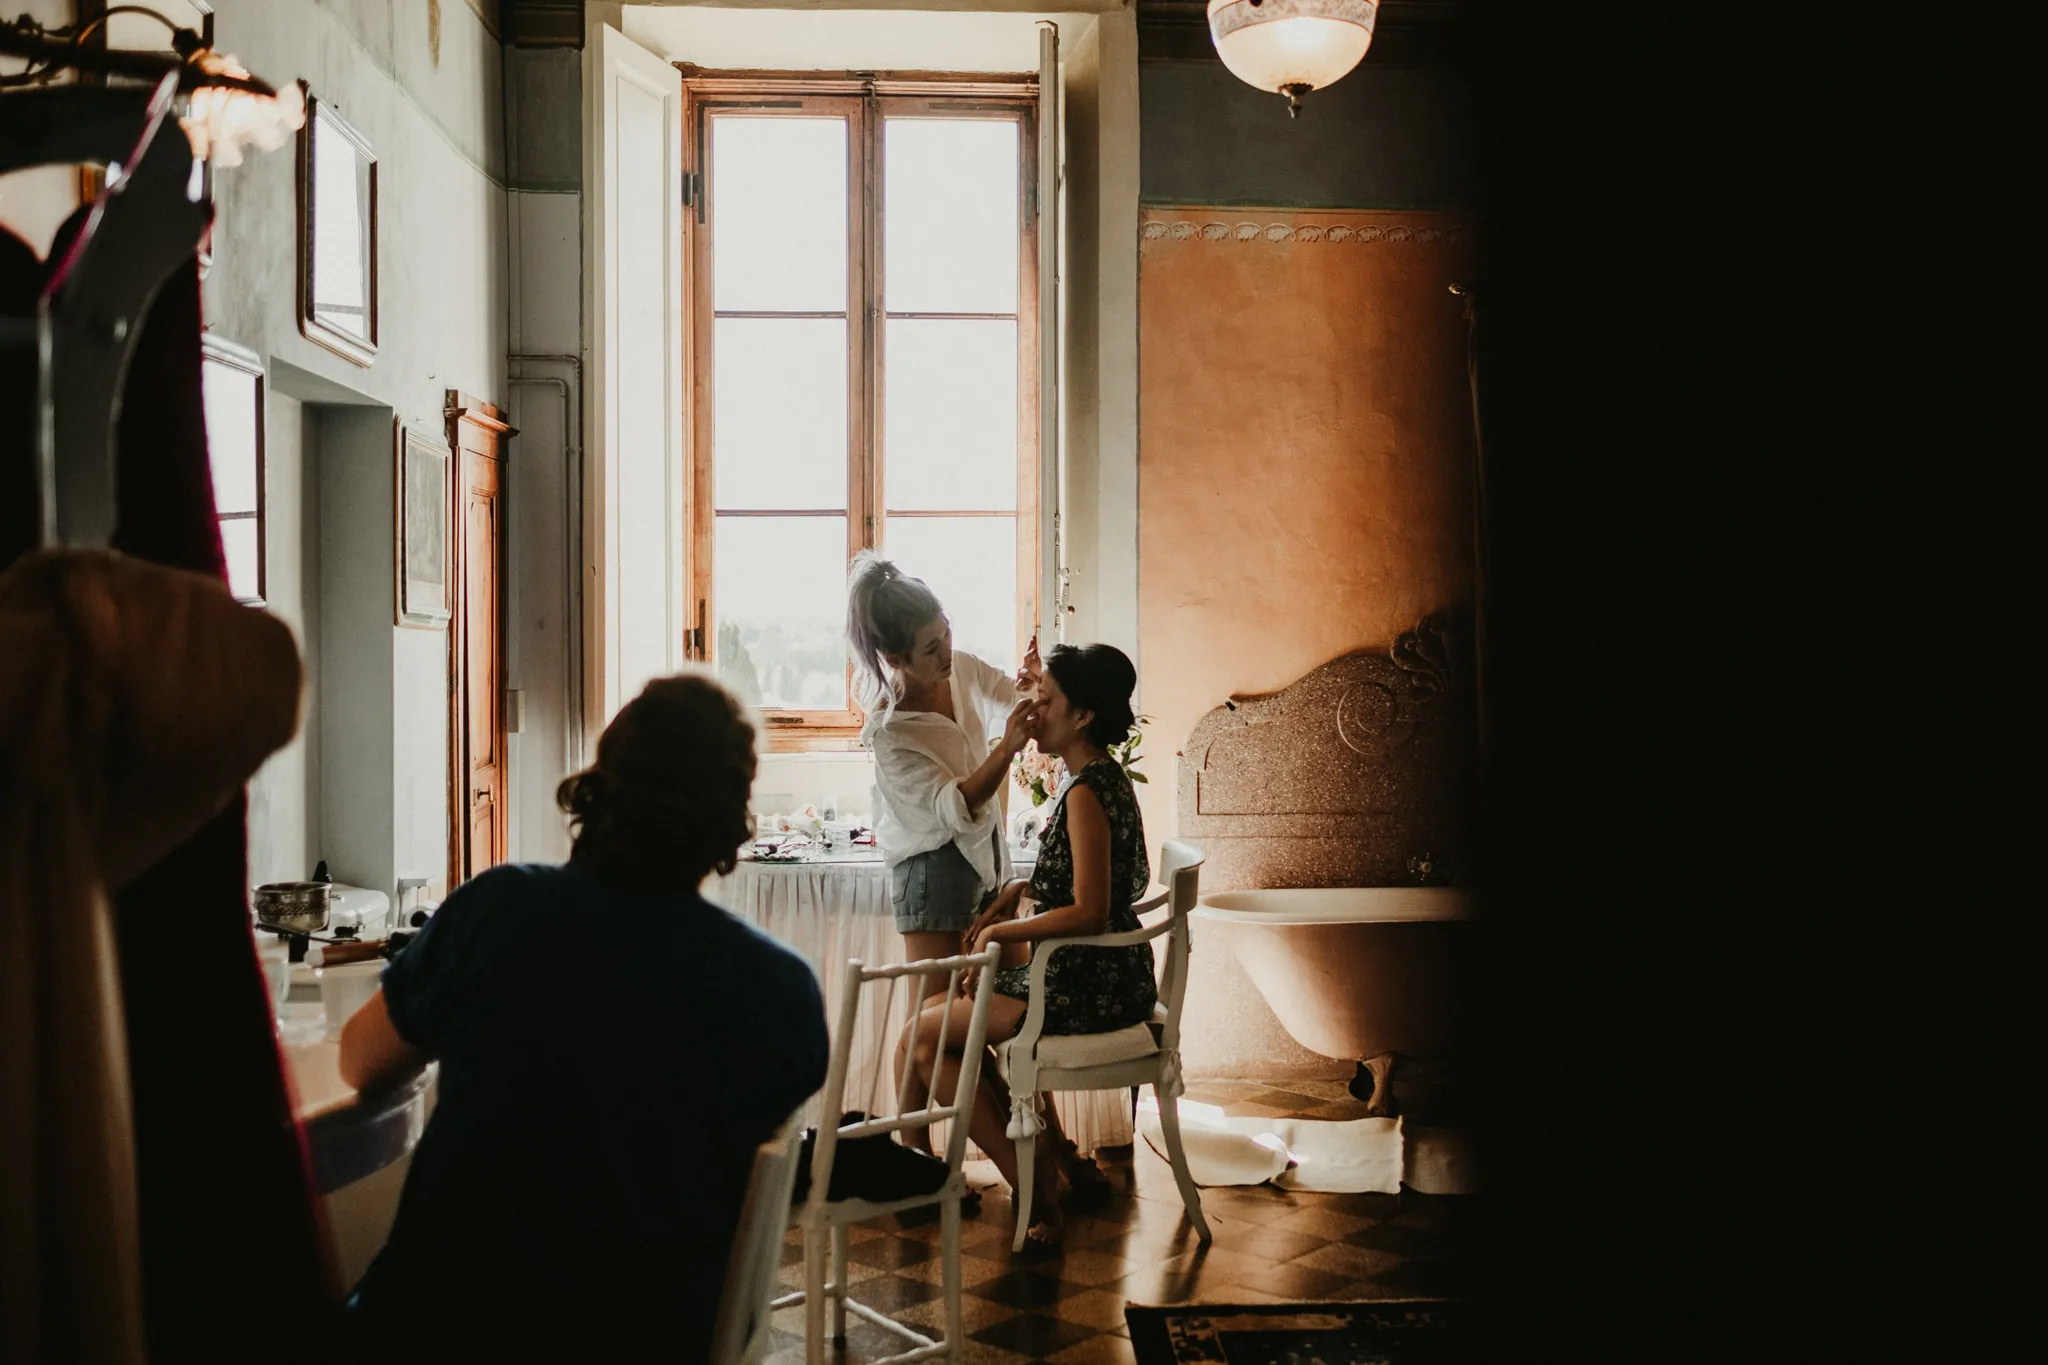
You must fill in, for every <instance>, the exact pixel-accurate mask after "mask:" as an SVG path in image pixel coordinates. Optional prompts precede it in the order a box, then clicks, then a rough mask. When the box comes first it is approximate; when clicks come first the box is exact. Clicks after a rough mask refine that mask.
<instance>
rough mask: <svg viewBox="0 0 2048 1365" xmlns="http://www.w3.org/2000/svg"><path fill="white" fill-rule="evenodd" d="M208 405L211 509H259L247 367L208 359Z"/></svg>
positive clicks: (204, 397) (252, 391)
mask: <svg viewBox="0 0 2048 1365" xmlns="http://www.w3.org/2000/svg"><path fill="white" fill-rule="evenodd" d="M199 374H200V397H201V401H202V402H203V403H204V404H205V409H206V451H207V458H208V460H209V462H210V463H211V464H212V465H213V510H214V511H216V512H253V511H255V510H256V386H257V385H258V384H260V383H262V382H263V381H262V380H261V379H259V378H258V377H257V376H255V375H253V374H250V373H249V372H248V371H247V370H241V369H236V368H235V367H234V366H232V365H223V364H221V363H219V362H218V361H211V360H209V361H207V362H205V363H204V364H203V365H201V366H200V370H199Z"/></svg>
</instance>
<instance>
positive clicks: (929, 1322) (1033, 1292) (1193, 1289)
mask: <svg viewBox="0 0 2048 1365" xmlns="http://www.w3.org/2000/svg"><path fill="white" fill-rule="evenodd" d="M1187 1098H1188V1099H1190V1100H1195V1101H1198V1102H1201V1103H1206V1104H1213V1105H1217V1106H1219V1107H1221V1108H1222V1109H1223V1110H1224V1111H1225V1112H1226V1113H1228V1114H1231V1115H1239V1114H1271V1113H1276V1112H1277V1113H1286V1114H1299V1115H1303V1116H1310V1117H1315V1118H1335V1119H1344V1118H1357V1117H1361V1116H1362V1115H1363V1113H1364V1106H1362V1105H1360V1104H1358V1103H1357V1102H1356V1101H1355V1100H1353V1099H1352V1098H1351V1097H1350V1095H1349V1093H1348V1092H1347V1091H1346V1090H1345V1087H1344V1085H1343V1083H1342V1082H1338V1081H1330V1082H1318V1081H1303V1082H1295V1083H1287V1084H1267V1083H1264V1082H1250V1081H1209V1082H1204V1083H1202V1084H1200V1085H1197V1086H1194V1087H1191V1088H1190V1090H1189V1092H1188V1096H1187ZM1103 1166H1104V1169H1105V1170H1106V1171H1107V1172H1108V1174H1109V1176H1110V1178H1111V1179H1112V1180H1113V1181H1114V1182H1115V1183H1116V1186H1117V1193H1116V1194H1115V1195H1114V1197H1112V1198H1111V1199H1109V1200H1107V1201H1106V1202H1105V1203H1103V1204H1102V1205H1101V1206H1099V1207H1097V1208H1094V1209H1092V1210H1090V1211H1089V1212H1088V1213H1087V1214H1086V1215H1085V1216H1078V1215H1077V1216H1070V1217H1069V1219H1068V1223H1067V1234H1066V1237H1065V1240H1064V1242H1063V1244H1062V1247H1061V1250H1060V1253H1059V1254H1058V1255H1056V1256H1046V1257H1038V1256H1028V1255H1027V1256H1026V1257H1013V1256H1011V1254H1010V1233H1011V1229H1012V1227H1013V1224H1012V1221H1011V1212H1010V1210H1011V1206H1010V1198H1009V1192H1008V1191H1007V1190H1006V1189H1005V1188H1004V1187H1003V1186H1002V1185H1001V1184H1000V1182H998V1181H997V1180H996V1176H995V1168H994V1167H993V1166H992V1165H989V1164H987V1163H983V1162H978V1163H974V1164H972V1165H970V1166H969V1168H968V1173H969V1179H970V1182H971V1183H973V1184H974V1185H976V1186H978V1187H981V1188H982V1198H981V1212H980V1214H979V1216H978V1217H976V1218H973V1219H970V1220H968V1222H967V1224H966V1227H965V1229H964V1233H963V1236H962V1245H961V1272H962V1273H961V1283H962V1284H963V1285H964V1286H965V1289H966V1293H965V1295H964V1299H963V1307H964V1314H963V1316H964V1318H965V1326H966V1331H967V1334H968V1337H969V1342H968V1346H967V1349H966V1351H965V1353H964V1355H963V1357H962V1358H963V1359H965V1360H967V1361H973V1362H991V1363H992V1365H1009V1363H1010V1362H1017V1361H1027V1360H1049V1361H1057V1362H1060V1365H1095V1363H1096V1362H1105V1363H1108V1362H1128V1361H1130V1360H1131V1359H1132V1355H1131V1344H1130V1338H1129V1336H1128V1334H1127V1332H1126V1330H1125V1326H1124V1318H1123V1307H1124V1304H1125V1303H1126V1302H1133V1303H1148V1304H1166V1303H1292V1302H1301V1301H1305V1300H1323V1299H1327V1300H1335V1301H1351V1300H1359V1299H1403V1298H1452V1297H1459V1296H1462V1295H1465V1294H1469V1293H1471V1292H1473V1288H1474V1280H1475V1273H1476V1272H1475V1267H1474V1264H1473V1260H1474V1242H1475V1240H1476V1235H1475V1234H1476V1229H1475V1227H1474V1226H1473V1224H1474V1219H1475V1217H1476V1209H1475V1208H1474V1201H1473V1200H1472V1199H1471V1198H1470V1197H1434V1198H1433V1197H1431V1196H1428V1195H1420V1194H1415V1193H1413V1192H1411V1191H1406V1190H1404V1191H1403V1192H1402V1193H1400V1194H1398V1195H1393V1194H1309V1193H1289V1192H1287V1191H1284V1190H1279V1189H1275V1188H1273V1187H1272V1186H1270V1185H1260V1186H1253V1187H1220V1188H1215V1189H1207V1190H1204V1191H1203V1192H1202V1206H1203V1208H1204V1210H1205V1211H1206V1212H1207V1215H1208V1219H1209V1227H1210V1230H1211V1231H1212V1232H1213V1233H1214V1237H1215V1240H1214V1241H1213V1242H1212V1243H1211V1244H1210V1246H1209V1247H1208V1248H1207V1249H1206V1250H1205V1249H1204V1248H1202V1247H1201V1246H1200V1244H1199V1243H1197V1242H1196V1240H1195V1234H1194V1230H1193V1229H1192V1228H1191V1227H1188V1226H1187V1225H1186V1223H1185V1221H1184V1219H1183V1217H1182V1213H1181V1205H1180V1193H1179V1191H1178V1189H1177V1188H1176V1187H1175V1185H1174V1183H1173V1171H1172V1169H1171V1168H1169V1167H1168V1166H1167V1164H1166V1162H1165V1161H1163V1160H1162V1159H1161V1158H1160V1157H1158V1156H1157V1155H1156V1154H1155V1153H1154V1152H1153V1151H1152V1149H1151V1148H1150V1147H1149V1146H1148V1145H1146V1143H1145V1141H1144V1140H1143V1139H1142V1138H1141V1139H1139V1141H1138V1142H1137V1144H1136V1147H1135V1150H1134V1151H1133V1152H1131V1153H1130V1154H1129V1155H1125V1156H1123V1157H1122V1158H1121V1159H1120V1160H1109V1159H1105V1160H1104V1162H1103ZM938 1238H939V1226H938V1222H937V1220H936V1219H933V1220H932V1221H930V1222H927V1223H923V1224H920V1225H917V1226H913V1227H902V1226H899V1225H898V1224H897V1223H896V1221H895V1220H894V1219H893V1218H889V1219H881V1220H878V1221H877V1222H875V1223H873V1224H869V1225H865V1226H861V1227H857V1228H855V1229H853V1231H852V1235H851V1237H850V1239H849V1242H850V1245H849V1247H848V1253H847V1254H848V1258H849V1259H850V1260H851V1261H852V1263H853V1265H852V1268H851V1270H850V1273H849V1275H848V1279H849V1280H850V1281H851V1282H852V1285H853V1293H854V1297H855V1298H857V1299H859V1300H860V1301H861V1302H863V1303H865V1304H867V1305H868V1306H870V1307H872V1308H874V1309H876V1310H878V1311H881V1312H885V1313H888V1314H890V1315H891V1316H893V1317H896V1318H897V1319H899V1320H900V1321H902V1322H905V1323H908V1324H910V1325H912V1326H914V1327H916V1328H918V1329H919V1330H920V1331H923V1332H925V1333H926V1334H927V1335H937V1333H938V1332H939V1331H941V1330H942V1328H943V1321H944V1318H943V1310H942V1309H941V1306H940V1303H939V1261H938ZM802 1257H803V1251H802V1243H801V1241H800V1239H798V1238H797V1237H796V1236H795V1235H792V1236H791V1239H790V1241H789V1243H788V1244H787V1245H786V1246H785V1247H784V1248H783V1266H782V1281H783V1284H784V1285H785V1287H786V1288H789V1289H799V1288H801V1287H802V1286H803V1261H802ZM908 1345H909V1344H908V1343H907V1342H905V1341H903V1340H902V1339H901V1338H899V1337H896V1336H894V1335H892V1334H890V1333H888V1332H885V1331H883V1330H882V1329H880V1328H877V1327H874V1326H872V1325H870V1324H868V1323H864V1322H861V1321H860V1320H859V1319H851V1320H849V1322H848V1324H847V1344H846V1349H845V1351H844V1352H843V1353H842V1354H839V1355H838V1356H837V1357H836V1358H837V1359H839V1360H843V1361H845V1362H847V1363H848V1365H861V1363H862V1362H865V1361H869V1360H873V1359H876V1358H878V1357H880V1356H885V1355H891V1354H894V1353H895V1352H898V1351H901V1350H905V1349H907V1348H908ZM803 1358H804V1352H803V1309H801V1308H786V1309H784V1310H782V1311H781V1312H780V1313H778V1314H776V1319H775V1335H774V1339H773V1340H772V1341H771V1343H770V1346H769V1359H770V1361H772V1362H774V1365H789V1363H790V1362H801V1361H802V1360H803Z"/></svg>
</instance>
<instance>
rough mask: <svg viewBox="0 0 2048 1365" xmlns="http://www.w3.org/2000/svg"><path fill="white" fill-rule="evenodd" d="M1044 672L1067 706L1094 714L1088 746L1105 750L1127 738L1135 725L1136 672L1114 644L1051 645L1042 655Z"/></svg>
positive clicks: (1126, 656) (1089, 726) (1089, 724)
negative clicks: (1058, 688) (1056, 685)
mask: <svg viewBox="0 0 2048 1365" xmlns="http://www.w3.org/2000/svg"><path fill="white" fill-rule="evenodd" d="M1045 671H1046V672H1048V673H1050V674H1052V677H1053V681H1054V682H1056V683H1058V684H1059V685H1060V691H1062V692H1064V693H1066V694H1067V701H1068V703H1069V704H1070V705H1072V706H1073V707H1074V708H1075V709H1076V710H1080V711H1093V712H1094V713H1095V714H1094V716H1093V717H1091V718H1090V719H1089V721H1088V742H1089V743H1090V744H1093V745H1094V746H1095V747H1096V748H1098V749H1107V748H1108V747H1110V745H1112V744H1121V743H1123V742H1124V741H1125V740H1126V739H1128V738H1130V734H1131V726H1132V725H1134V724H1136V723H1137V716H1136V715H1134V714H1133V713H1132V711H1131V693H1132V692H1134V691H1136V690H1137V687H1138V670H1137V669H1136V668H1134V667H1132V665H1131V660H1130V656H1129V655H1127V654H1125V653H1124V652H1123V651H1122V650H1120V649H1118V648H1117V647H1116V646H1115V645H1104V644H1093V645H1054V646H1053V647H1052V652H1051V653H1050V654H1048V655H1046V656H1045Z"/></svg>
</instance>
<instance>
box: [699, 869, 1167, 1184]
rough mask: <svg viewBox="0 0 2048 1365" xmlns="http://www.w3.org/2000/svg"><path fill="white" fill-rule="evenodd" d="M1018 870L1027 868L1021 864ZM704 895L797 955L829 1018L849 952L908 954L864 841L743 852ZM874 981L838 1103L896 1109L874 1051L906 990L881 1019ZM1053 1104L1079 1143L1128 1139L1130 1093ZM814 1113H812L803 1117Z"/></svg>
mask: <svg viewBox="0 0 2048 1365" xmlns="http://www.w3.org/2000/svg"><path fill="white" fill-rule="evenodd" d="M1020 873H1022V874H1024V875H1028V873H1029V868H1028V865H1027V866H1026V867H1024V868H1021V869H1020ZM704 895H705V897H706V898H707V899H709V900H712V901H714V902H716V903H718V904H720V905H723V906H724V907H725V908H726V909H728V910H730V911H732V912H733V913H734V914H736V915H738V916H739V917H740V918H741V919H744V920H746V921H747V922H748V923H749V924H752V925H754V926H756V927H757V928H759V929H761V930H762V931H764V932H765V933H767V934H768V935H769V936H770V937H771V938H774V939H776V940H778V941H780V942H782V943H786V944H788V945H789V946H790V947H791V948H793V949H795V950H796V951H797V952H798V953H800V954H802V955H803V957H804V958H805V959H806V960H807V961H808V962H809V963H810V964H811V966H812V968H813V969H814V970H815V971H816V972H817V973H818V979H819V981H820V982H822V983H823V985H824V991H825V1017H826V1018H827V1019H833V1018H837V1017H838V1010H839V975H840V973H841V972H842V971H844V970H845V968H846V961H847V959H848V958H855V957H857V958H859V959H860V960H861V961H862V962H865V963H867V964H869V965H871V966H876V965H880V964H883V963H889V962H902V961H904V960H905V958H906V957H907V956H908V950H907V949H906V948H905V947H904V944H903V935H901V934H899V933H897V932H896V915H895V911H894V910H893V909H892V908H891V907H890V904H889V870H888V868H886V867H885V866H883V864H882V860H881V857H880V856H879V855H878V854H876V853H874V852H873V851H872V850H870V849H859V850H856V851H855V852H853V853H837V854H826V855H823V856H819V857H814V858H809V859H806V860H805V861H803V862H795V863H779V862H778V863H766V862H753V861H743V862H741V863H740V865H739V866H738V867H737V868H735V869H733V872H732V875H731V876H728V877H718V876H714V877H712V878H711V879H709V880H708V881H706V882H705V884H704ZM879 990H880V987H879V986H873V987H870V988H869V992H870V995H869V1001H868V1004H866V1005H864V1006H863V1008H862V1009H861V1012H860V1015H859V1023H858V1025H857V1027H858V1030H859V1032H858V1034H857V1036H856V1037H855V1039H854V1044H853V1053H852V1057H851V1063H852V1066H851V1070H850V1071H849V1073H848V1075H847V1078H846V1104H847V1107H848V1108H849V1109H865V1110H867V1111H868V1112H869V1113H872V1114H883V1115H886V1114H893V1113H895V1112H896V1086H895V1084H894V1079H895V1078H894V1077H892V1076H890V1075H888V1074H886V1072H887V1071H888V1069H889V1068H888V1067H887V1066H886V1065H885V1066H882V1067H877V1065H876V1062H875V1059H876V1058H877V1057H886V1056H888V1055H889V1050H888V1049H887V1048H885V1046H884V1043H885V1040H888V1041H893V1040H894V1039H895V1038H896V1037H897V1035H898V1033H899V1032H900V1030H901V1029H902V1027H903V1024H904V1022H905V1020H907V1019H908V1018H909V1008H908V1006H909V1000H908V992H907V991H906V990H903V989H898V990H896V991H895V992H894V993H893V994H892V995H890V997H889V999H888V1011H887V1017H886V1018H884V1017H882V1013H883V1012H882V1011H881V1010H880V1009H877V1008H872V1007H871V1006H873V1004H874V1002H875V1001H876V1000H877V999H878V998H879V996H878V992H879ZM816 1103H817V1102H816V1101H813V1107H815V1106H816ZM1053 1105H1054V1107H1055V1108H1057V1109H1058V1110H1059V1115H1060V1122H1061V1126H1063V1127H1064V1128H1065V1129H1066V1131H1067V1134H1068V1136H1070V1137H1072V1138H1073V1139H1074V1142H1075V1143H1076V1145H1078V1146H1079V1147H1080V1148H1081V1150H1082V1151H1084V1152H1092V1151H1094V1150H1095V1149H1096V1148H1098V1147H1117V1146H1122V1145H1124V1144H1126V1143H1129V1142H1130V1141H1131V1139H1132V1127H1131V1106H1130V1096H1129V1095H1127V1094H1126V1093H1124V1092H1122V1091H1086V1092H1081V1093H1077V1094H1055V1095H1054V1096H1053ZM817 1117H818V1116H817V1115H815V1114H812V1115H811V1116H810V1117H809V1119H808V1120H807V1121H810V1122H815V1121H816V1119H817Z"/></svg>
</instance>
